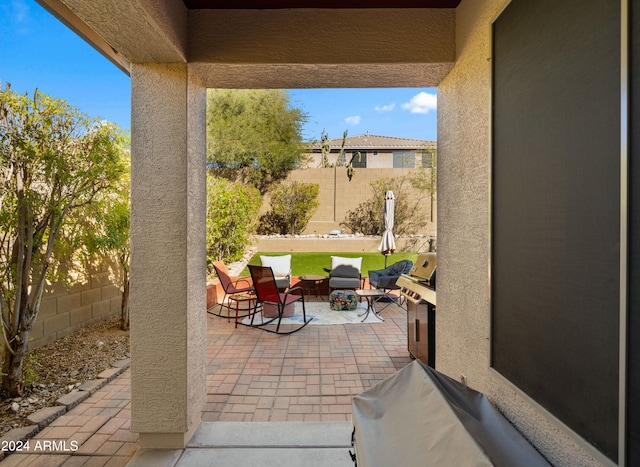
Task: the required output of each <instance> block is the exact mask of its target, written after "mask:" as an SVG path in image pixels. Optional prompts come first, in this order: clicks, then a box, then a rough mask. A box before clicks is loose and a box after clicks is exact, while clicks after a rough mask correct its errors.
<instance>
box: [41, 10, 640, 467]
mask: <svg viewBox="0 0 640 467" xmlns="http://www.w3.org/2000/svg"><path fill="white" fill-rule="evenodd" d="M39 1H40V2H41V3H42V4H44V5H45V6H46V7H47V8H49V9H50V10H51V11H53V12H54V14H56V15H57V16H58V17H59V18H61V20H63V21H64V22H66V23H67V24H69V25H71V27H72V28H73V29H74V30H75V31H76V32H78V33H79V34H80V35H81V36H82V37H84V38H86V39H87V40H88V42H90V43H91V44H92V45H93V46H94V47H96V49H98V50H99V51H100V52H101V53H103V54H104V55H106V56H107V57H109V58H110V59H111V60H112V61H113V62H114V63H116V64H117V65H118V66H119V67H120V68H122V69H123V70H124V71H125V72H126V73H128V74H129V75H130V76H131V83H132V135H131V136H132V145H131V146H132V147H131V154H132V177H131V180H132V194H131V199H132V210H131V213H132V218H131V244H132V255H131V301H130V306H131V343H132V344H131V348H132V366H131V392H130V394H131V396H130V397H131V414H130V417H129V418H130V420H131V424H130V431H131V432H132V433H134V434H137V435H134V436H137V438H136V442H137V443H138V446H140V447H144V448H154V447H159V448H164V449H182V448H184V446H185V445H187V443H189V442H190V440H191V439H192V437H193V434H194V433H195V432H196V431H197V430H198V429H199V426H200V424H201V419H202V413H203V408H204V407H207V408H211V409H212V410H205V413H211V414H216V413H219V414H220V416H222V415H224V416H225V417H226V416H227V414H230V413H233V414H236V415H234V416H237V417H245V416H246V414H247V413H248V412H249V408H247V410H246V411H245V412H243V410H244V409H243V408H242V407H241V406H240V404H238V405H236V404H235V403H234V401H235V400H236V396H238V397H237V400H238V401H240V400H242V401H244V400H245V399H244V398H245V397H250V396H249V395H248V394H240V393H239V392H237V391H245V390H246V391H247V393H248V392H249V390H250V389H251V390H257V389H260V391H262V390H263V389H264V390H266V389H270V390H271V391H274V390H275V392H276V393H277V392H278V390H280V389H281V390H282V391H284V389H287V390H291V389H295V388H291V387H287V388H284V387H283V388H279V387H276V388H273V387H271V388H262V387H260V388H258V386H257V385H259V386H263V385H267V384H268V383H269V381H268V380H265V379H262V380H260V381H259V380H258V379H255V380H254V379H253V376H252V377H251V379H245V372H246V375H248V374H250V373H249V372H251V374H252V375H265V376H269V375H268V374H267V373H268V372H269V371H273V372H277V371H280V373H281V375H280V377H281V378H282V377H283V376H286V377H289V376H291V377H292V378H295V377H296V376H298V377H300V378H303V377H308V378H309V379H308V380H307V381H305V382H309V383H310V387H312V388H314V387H315V386H318V385H319V386H320V395H319V396H318V395H317V394H313V395H311V396H309V395H307V394H306V393H305V395H304V397H316V398H317V397H320V398H321V399H320V402H322V398H323V397H325V395H324V394H323V393H322V381H323V379H322V377H323V375H326V376H328V375H329V374H325V373H324V367H321V358H322V357H321V355H322V353H323V351H324V350H325V347H324V342H322V341H321V339H323V338H325V336H323V335H321V334H319V332H318V331H314V330H313V329H309V330H307V329H305V330H304V332H307V331H310V332H318V335H317V339H318V340H315V338H314V339H308V340H303V339H301V338H302V336H304V334H303V333H302V332H301V333H300V336H294V337H293V338H291V339H290V341H291V342H293V341H297V342H296V343H297V344H298V345H299V346H300V347H301V348H300V349H294V348H293V347H291V348H289V347H288V346H287V348H286V352H285V349H283V348H278V347H277V346H275V345H273V344H274V342H275V341H271V340H270V338H269V337H267V336H263V335H262V334H261V333H258V334H257V336H256V337H255V338H256V339H261V340H262V339H264V341H262V342H260V343H259V344H258V343H256V342H252V343H248V342H245V341H244V340H243V339H244V338H243V339H240V338H238V342H237V345H236V344H235V343H234V339H236V337H235V336H240V335H241V333H242V334H244V332H243V331H245V330H240V331H239V332H236V331H235V330H234V331H233V332H231V331H229V335H228V336H226V339H227V340H226V341H225V344H224V345H223V346H222V347H221V348H220V349H219V350H220V351H224V352H225V353H218V354H216V355H218V356H219V357H220V358H216V355H214V354H211V353H209V352H210V350H209V349H210V348H211V349H212V348H213V347H209V344H210V340H211V336H210V335H208V334H207V318H206V317H205V316H204V313H203V310H204V309H205V307H206V296H205V283H206V277H205V275H206V272H205V271H206V265H205V260H204V258H205V229H204V218H205V215H204V214H205V210H206V199H205V172H206V137H205V135H206V122H205V113H206V100H205V96H206V89H207V88H215V87H217V88H224V87H230V88H283V89H291V88H312V87H318V88H333V87H342V88H349V87H354V88H355V87H418V86H420V87H425V86H426V87H429V86H437V87H438V162H437V165H438V210H439V217H438V229H437V230H438V271H439V273H438V324H437V333H438V343H437V346H436V352H437V355H438V363H437V367H436V369H437V370H438V371H440V372H442V373H444V374H446V375H448V376H450V377H452V378H454V379H457V380H460V379H462V378H464V380H465V381H467V382H468V384H469V386H471V387H473V388H474V389H477V390H480V391H481V392H483V393H485V394H487V395H488V396H489V397H490V398H491V401H492V402H493V403H494V404H495V405H496V406H497V407H499V409H500V411H501V412H503V413H504V414H505V415H506V417H507V418H508V419H509V420H510V421H511V422H512V423H513V424H514V425H515V426H516V427H517V428H518V429H519V430H520V431H521V432H522V433H523V434H524V435H525V436H526V437H527V438H528V439H529V440H530V441H531V443H532V444H534V445H535V446H536V448H537V449H539V450H540V452H542V453H543V454H544V455H545V456H547V458H548V459H549V460H550V461H551V462H552V463H553V464H554V465H583V466H587V465H588V466H601V465H607V466H609V465H637V464H638V463H639V459H640V442H638V441H639V440H640V397H638V395H639V394H640V390H638V388H639V387H640V346H638V345H637V343H638V342H639V339H638V336H639V335H640V319H638V317H640V287H638V286H637V284H638V283H640V279H639V277H640V276H639V274H640V254H638V252H639V251H640V248H638V239H639V238H640V234H639V232H640V190H639V189H638V179H639V178H638V177H640V164H638V157H639V153H638V149H637V147H638V141H640V133H639V132H638V128H640V127H639V126H638V124H637V120H638V118H639V115H640V100H639V99H638V98H637V96H638V95H640V92H639V91H638V89H639V86H640V79H638V76H640V61H638V60H637V57H638V51H639V50H640V46H639V45H638V44H640V42H638V31H640V9H639V8H637V2H631V1H629V0H621V1H620V2H608V1H607V2H605V1H595V0H589V1H587V2H584V1H580V2H578V1H577V0H562V1H558V0H535V1H533V0H485V1H478V0H462V1H459V0H447V1H444V0H443V1H436V0H432V1H429V0H425V1H423V2H401V4H398V3H397V2H371V3H367V6H364V5H363V4H362V3H361V2H342V3H341V4H340V5H337V4H333V3H332V4H331V5H328V4H326V2H324V3H321V2H316V3H314V4H313V6H315V8H312V7H311V6H312V5H311V4H307V3H305V7H304V8H300V7H296V4H294V3H293V2H291V3H288V2H275V4H268V5H266V6H267V7H268V8H265V4H263V3H261V2H255V3H254V2H246V3H244V4H233V5H232V4H230V3H229V4H224V3H222V2H215V3H214V2H209V1H205V0H163V1H155V0H154V1H152V0H73V1H71V0H39ZM225 5H226V6H227V7H228V8H229V9H225ZM215 6H217V7H215ZM373 6H375V7H373ZM632 123H633V124H632ZM541 221H544V222H541ZM246 331H254V330H252V329H249V330H246ZM398 332H399V333H401V331H398ZM350 336H351V333H350ZM314 337H315V336H314ZM336 338H337V339H338V340H340V337H339V336H336ZM349 339H351V337H350V338H349ZM381 340H382V339H381ZM278 342H281V341H278ZM269 344H272V345H269ZM360 344H362V345H360ZM367 344H369V343H366V342H365V341H363V342H361V343H360V342H356V341H355V340H354V341H353V342H351V341H350V342H349V345H351V346H352V351H353V353H354V358H355V365H356V366H360V365H361V366H362V369H360V368H358V370H359V371H358V372H359V373H362V374H368V373H366V370H364V368H366V367H367V365H370V362H372V361H376V360H366V359H365V358H368V357H364V355H363V354H360V352H370V353H369V354H367V355H368V356H369V357H371V356H374V355H375V352H378V351H379V350H380V349H379V348H378V349H374V345H367ZM306 346H308V347H306ZM230 349H234V350H233V351H232V350H230ZM267 350H274V352H275V355H277V357H272V358H270V360H271V362H274V363H276V365H274V367H273V368H269V367H266V366H265V367H260V368H251V366H252V363H247V362H252V359H249V360H247V359H248V358H249V357H250V356H252V355H259V354H262V357H263V358H262V359H261V360H264V354H265V352H266V351H267ZM332 350H334V349H332ZM336 350H339V348H337V349H336ZM227 351H229V353H226V352H227ZM295 352H300V354H296V353H295ZM305 352H307V353H305ZM358 354H360V355H363V358H362V359H361V360H359V359H358V356H357V355H358ZM280 355H282V358H281V360H280ZM305 355H306V356H305ZM316 355H317V356H316ZM585 356H587V358H585ZM222 357H224V359H222ZM389 357H391V358H393V357H395V355H394V354H393V353H391V354H389ZM236 358H237V359H238V360H234V359H236ZM305 358H306V359H309V360H302V359H305ZM296 359H300V360H299V361H298V362H297V363H299V364H293V363H294V362H295V360H296ZM218 360H224V363H223V365H224V366H225V367H213V366H211V365H212V363H213V364H214V365H217V364H218V363H220V362H219V361H218ZM280 361H281V362H282V364H281V365H279V362H280ZM391 361H393V360H391ZM242 362H245V363H242ZM316 365H317V367H316ZM316 368H317V370H316V373H314V374H307V375H304V374H302V375H295V374H287V373H295V371H300V372H304V371H309V370H314V369H316ZM389 368H390V367H389ZM240 369H242V371H240ZM387 369H388V368H387V367H386V366H385V367H384V370H385V371H386V370H387ZM594 369H596V370H598V371H594ZM234 372H235V373H234ZM337 374H338V375H339V373H337ZM316 376H317V377H319V382H318V383H317V384H313V383H315V381H316V380H314V379H311V377H314V378H315V377H316ZM335 376H336V374H334V375H333V377H334V379H333V381H334V383H335V382H336V381H340V382H341V383H346V380H340V379H338V380H336V378H335ZM226 377H229V380H228V381H229V386H228V387H226V389H221V388H222V385H223V380H224V378H226ZM341 377H342V376H341ZM218 378H220V380H218ZM212 380H215V381H216V382H218V384H219V388H220V389H217V391H218V393H216V394H215V397H217V398H219V399H218V400H217V401H214V400H212V397H211V395H210V394H208V392H209V390H210V389H209V387H210V386H209V384H210V383H211V381H212ZM352 383H353V384H354V388H355V385H357V384H361V385H362V386H363V387H364V386H365V385H366V384H367V383H366V382H365V380H360V383H357V382H356V381H355V380H354V381H352ZM278 384H280V383H278ZM211 387H213V386H211ZM333 387H334V388H337V387H338V385H337V384H334V385H333ZM567 388H570V389H567ZM314 389H315V388H314ZM234 391H236V392H235V393H234ZM345 392H346V390H345ZM577 395H578V396H577ZM331 396H332V395H331V394H327V395H326V397H327V400H329V399H328V398H329V397H331ZM225 397H226V400H223V399H224V398H225ZM251 397H253V396H251ZM265 397H271V396H266V395H265ZM274 397H275V396H274ZM290 397H300V392H298V395H297V396H290ZM268 400H269V402H268V403H269V404H271V408H273V407H274V405H275V402H276V400H277V399H268ZM230 402H231V403H230ZM264 402H265V403H266V402H267V399H265V400H264ZM296 402H300V401H296ZM313 402H318V400H317V399H315V400H314V401H313ZM218 403H219V404H224V406H222V405H221V406H220V410H219V412H216V411H215V410H214V406H215V404H218ZM256 404H257V402H256ZM294 405H304V404H294ZM310 405H311V406H312V407H308V408H305V409H304V410H309V411H310V413H311V414H312V415H313V416H315V413H314V410H316V409H315V408H313V405H314V404H310ZM338 405H340V404H339V403H338ZM227 406H228V407H227ZM289 407H291V406H289ZM254 408H255V409H257V405H256V406H252V407H251V409H254ZM227 409H228V410H227ZM232 410H233V412H232ZM317 410H318V411H319V412H318V414H319V415H320V416H322V414H323V413H322V410H324V409H320V408H318V409H317ZM271 415H273V413H272V412H270V413H269V415H268V416H271ZM211 416H215V415H211ZM263 416H267V415H266V413H265V414H263ZM298 416H299V415H298ZM310 416H311V415H310ZM85 446H86V445H85ZM86 449H88V447H87V448H86Z"/></svg>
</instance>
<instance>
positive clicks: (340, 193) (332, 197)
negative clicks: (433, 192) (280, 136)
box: [262, 167, 437, 235]
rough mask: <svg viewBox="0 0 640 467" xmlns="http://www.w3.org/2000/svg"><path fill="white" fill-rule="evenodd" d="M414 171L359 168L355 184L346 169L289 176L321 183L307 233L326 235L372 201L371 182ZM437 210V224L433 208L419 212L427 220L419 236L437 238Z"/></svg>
mask: <svg viewBox="0 0 640 467" xmlns="http://www.w3.org/2000/svg"><path fill="white" fill-rule="evenodd" d="M410 171H411V170H410V169H389V168H375V169H374V168H367V169H355V174H354V176H353V178H352V179H351V181H349V178H348V177H347V169H346V168H345V167H337V168H329V169H299V170H294V171H292V172H290V173H289V176H288V177H287V182H291V181H297V182H304V183H318V184H319V185H320V194H319V196H318V201H319V202H320V206H319V207H318V209H317V211H316V212H315V214H314V215H313V217H312V218H311V220H310V221H309V224H308V225H307V228H306V229H305V231H304V232H303V233H304V234H326V233H329V232H330V231H331V230H336V229H341V228H343V226H341V225H340V223H341V222H343V221H344V219H345V217H346V215H347V213H348V212H349V211H352V210H354V209H356V208H357V207H358V206H359V205H360V204H361V203H363V202H366V201H368V200H370V199H371V197H372V195H373V191H372V189H371V186H370V183H371V182H372V181H374V180H379V179H381V178H387V177H402V176H404V175H407V174H408V173H409V172H410ZM262 209H263V212H266V211H267V210H268V209H269V203H268V202H265V203H264V204H263V206H262ZM436 214H437V209H436V208H435V204H434V214H433V221H432V220H431V206H430V203H429V202H425V203H424V206H423V209H421V210H420V211H419V212H416V213H415V215H416V216H421V218H422V219H423V220H424V230H423V231H422V232H419V233H424V234H430V235H435V233H436V220H437V216H436Z"/></svg>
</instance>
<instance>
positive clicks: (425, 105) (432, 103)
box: [402, 92, 438, 114]
mask: <svg viewBox="0 0 640 467" xmlns="http://www.w3.org/2000/svg"><path fill="white" fill-rule="evenodd" d="M402 108H403V109H404V110H408V111H409V112H411V113H412V114H426V113H429V111H430V110H436V109H437V108H438V97H437V96H436V95H435V94H429V93H427V92H421V93H419V94H416V95H415V96H413V97H412V98H411V100H410V101H409V102H407V103H405V104H402Z"/></svg>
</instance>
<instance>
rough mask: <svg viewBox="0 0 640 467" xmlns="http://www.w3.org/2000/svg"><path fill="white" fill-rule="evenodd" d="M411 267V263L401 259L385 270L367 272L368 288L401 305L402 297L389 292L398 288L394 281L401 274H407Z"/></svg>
mask: <svg viewBox="0 0 640 467" xmlns="http://www.w3.org/2000/svg"><path fill="white" fill-rule="evenodd" d="M412 267H413V261H410V260H408V259H403V260H400V261H398V262H396V263H393V264H392V265H391V266H389V267H387V268H385V269H376V270H373V271H369V287H371V288H375V289H380V290H382V291H383V292H384V293H385V295H384V297H386V298H387V299H389V300H391V301H393V302H395V303H396V304H398V305H402V301H403V300H402V296H398V295H394V294H392V293H391V291H392V290H398V289H399V288H400V287H399V286H398V285H396V281H397V280H398V278H399V277H400V275H401V274H409V271H411V268H412ZM385 308H386V307H385Z"/></svg>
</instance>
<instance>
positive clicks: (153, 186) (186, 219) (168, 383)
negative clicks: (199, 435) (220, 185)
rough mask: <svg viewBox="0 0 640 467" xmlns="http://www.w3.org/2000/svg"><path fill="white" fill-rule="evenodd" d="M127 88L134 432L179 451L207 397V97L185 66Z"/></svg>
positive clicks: (165, 68)
mask: <svg viewBox="0 0 640 467" xmlns="http://www.w3.org/2000/svg"><path fill="white" fill-rule="evenodd" d="M131 82H132V125H131V127H132V144H131V149H132V155H131V180H132V183H131V185H132V188H131V302H130V303H131V375H132V379H131V408H132V411H131V430H132V431H134V432H137V433H140V440H139V443H140V445H141V446H142V447H161V448H176V447H177V448H181V447H184V445H185V443H186V442H187V441H188V440H189V438H190V437H191V435H192V433H193V431H194V430H195V428H197V426H198V423H199V421H200V414H201V409H202V404H203V403H204V399H205V394H206V386H205V351H206V318H205V308H206V256H205V214H206V188H205V180H206V172H205V113H206V112H205V110H206V89H205V88H204V87H202V86H200V85H199V84H197V83H194V82H192V81H191V80H190V79H189V72H188V66H187V65H183V64H171V65H166V64H160V65H134V66H133V69H132V73H131Z"/></svg>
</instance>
